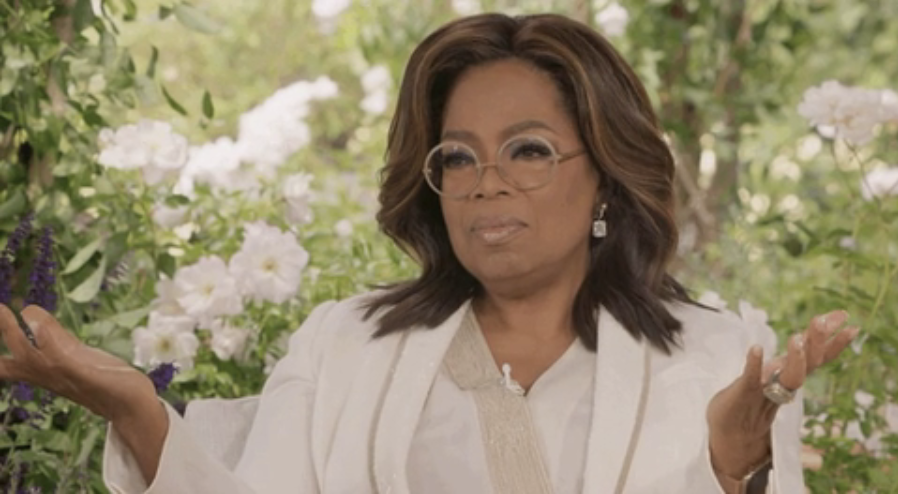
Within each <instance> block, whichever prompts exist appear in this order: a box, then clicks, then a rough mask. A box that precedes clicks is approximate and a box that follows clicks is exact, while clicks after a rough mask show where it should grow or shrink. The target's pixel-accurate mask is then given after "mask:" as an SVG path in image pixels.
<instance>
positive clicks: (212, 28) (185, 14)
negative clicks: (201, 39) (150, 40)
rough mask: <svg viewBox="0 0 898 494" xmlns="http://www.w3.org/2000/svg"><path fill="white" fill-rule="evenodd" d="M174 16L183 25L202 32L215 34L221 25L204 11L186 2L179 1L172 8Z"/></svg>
mask: <svg viewBox="0 0 898 494" xmlns="http://www.w3.org/2000/svg"><path fill="white" fill-rule="evenodd" d="M174 11H175V17H176V18H177V19H178V22H180V23H181V24H183V25H184V26H186V27H188V28H190V29H192V30H194V31H197V32H200V33H204V34H215V33H217V32H218V31H220V30H221V26H220V25H219V24H218V23H217V22H215V21H214V20H212V18H210V17H209V16H208V15H206V13H205V12H203V11H202V10H200V9H198V8H196V7H194V6H193V5H190V4H188V3H179V4H178V5H175V8H174Z"/></svg>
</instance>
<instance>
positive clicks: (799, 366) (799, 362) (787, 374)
mask: <svg viewBox="0 0 898 494" xmlns="http://www.w3.org/2000/svg"><path fill="white" fill-rule="evenodd" d="M806 375H807V359H806V358H805V344H804V335H800V334H798V335H795V336H793V337H792V338H790V339H789V348H788V351H787V353H786V363H785V364H783V367H782V370H781V371H780V375H779V381H780V384H782V385H783V386H785V387H786V389H791V390H797V389H798V388H800V387H801V386H802V385H803V384H804V378H805V376H806Z"/></svg>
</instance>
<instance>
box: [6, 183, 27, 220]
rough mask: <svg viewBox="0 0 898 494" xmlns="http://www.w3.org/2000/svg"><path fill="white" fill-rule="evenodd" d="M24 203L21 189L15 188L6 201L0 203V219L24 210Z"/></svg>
mask: <svg viewBox="0 0 898 494" xmlns="http://www.w3.org/2000/svg"><path fill="white" fill-rule="evenodd" d="M25 205H26V201H25V194H23V193H22V190H21V189H16V190H15V191H14V192H13V193H12V196H11V197H10V198H9V199H7V200H6V202H4V203H3V204H0V220H2V219H4V218H9V217H12V216H18V215H19V214H21V213H22V211H25Z"/></svg>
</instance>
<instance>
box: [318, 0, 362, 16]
mask: <svg viewBox="0 0 898 494" xmlns="http://www.w3.org/2000/svg"><path fill="white" fill-rule="evenodd" d="M351 4H352V0H314V1H313V2H312V13H313V14H315V17H318V18H322V19H332V18H334V17H337V16H338V15H340V14H341V13H342V12H343V11H344V10H346V9H347V8H349V6H350V5H351Z"/></svg>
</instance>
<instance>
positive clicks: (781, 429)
mask: <svg viewBox="0 0 898 494" xmlns="http://www.w3.org/2000/svg"><path fill="white" fill-rule="evenodd" d="M673 173H674V163H673V159H672V157H671V154H670V152H669V150H668V148H667V146H666V144H665V143H664V140H663V139H662V134H661V130H660V129H659V128H658V126H657V122H656V118H655V115H654V114H653V112H652V109H651V106H650V104H649V99H648V97H647V96H646V93H645V90H644V89H643V87H642V85H641V84H640V83H639V81H638V80H637V78H636V76H635V75H634V74H633V72H632V70H631V69H630V68H629V67H628V66H627V64H626V63H625V62H624V61H623V60H622V59H621V57H620V56H619V55H618V54H617V52H616V51H615V50H614V49H613V48H612V47H611V45H610V44H608V42H607V41H605V40H604V39H603V38H601V37H600V36H599V35H597V34H596V33H595V32H593V31H591V30H590V29H589V28H588V27H586V26H583V25H581V24H579V23H576V22H574V21H572V20H569V19H565V18H563V17H559V16H554V15H540V16H530V17H519V18H512V17H507V16H504V15H498V14H491V15H481V16H474V17H469V18H464V19H460V20H457V21H454V22H452V23H450V24H448V25H446V26H444V27H443V28H441V29H439V30H437V31H436V32H434V33H433V34H432V35H430V36H429V37H428V38H427V39H425V40H424V41H423V43H421V45H420V46H419V47H418V48H417V49H416V50H415V52H414V53H413V54H412V56H411V59H410V61H409V64H408V67H407V70H406V73H405V76H404V80H403V83H402V87H401V91H400V97H399V103H398V106H397V109H396V113H395V117H394V120H393V125H392V127H391V129H390V134H389V143H388V152H387V165H386V168H385V169H384V174H383V187H382V191H381V196H380V199H381V204H382V209H381V211H380V213H379V215H378V221H379V222H380V224H381V226H382V228H383V230H384V231H385V232H386V233H387V235H389V236H390V237H391V238H392V239H393V240H395V241H396V242H397V243H398V244H399V245H401V246H402V247H403V248H404V249H405V250H406V251H407V252H408V253H409V254H410V255H412V256H413V257H415V258H416V259H417V260H419V261H420V263H421V265H422V273H421V275H420V277H419V278H418V279H416V280H413V281H410V282H407V283H404V284H399V285H396V286H393V287H390V288H388V289H385V290H381V291H377V292H374V293H370V294H366V295H362V296H358V297H355V298H352V299H349V300H346V301H343V302H337V303H334V302H331V303H326V304H323V305H321V306H319V307H318V308H316V309H315V310H314V311H313V312H312V314H311V315H310V316H309V318H308V319H307V320H306V321H305V323H304V324H303V326H302V328H300V329H299V330H298V331H297V332H296V333H295V334H294V336H293V337H292V339H291V341H290V350H289V353H288V354H287V356H286V357H285V358H284V359H283V360H282V361H281V362H280V363H279V364H278V365H277V367H276V369H275V370H274V372H273V373H272V375H271V377H270V379H269V380H268V382H267V383H266V385H265V387H264V390H263V391H262V394H261V395H260V396H259V397H253V398H247V399H243V400H235V401H224V400H205V401H198V402H194V403H191V404H190V406H189V407H188V410H187V413H186V417H185V418H181V417H180V416H178V414H177V413H175V412H174V411H173V410H172V409H171V407H169V406H168V405H165V404H163V405H162V406H160V405H159V403H158V401H157V400H156V398H155V395H154V393H153V387H152V385H151V384H150V382H149V381H148V380H147V379H146V378H145V377H144V376H143V375H142V374H140V373H139V372H137V371H135V370H133V369H132V368H131V367H130V366H128V365H127V364H126V363H124V362H121V361H120V360H118V359H116V358H114V357H112V356H110V355H108V354H105V353H103V352H100V351H98V350H95V349H91V348H89V347H87V346H85V345H83V344H81V343H80V342H79V341H77V340H76V339H75V338H74V337H73V336H72V335H71V334H70V333H68V332H66V331H65V330H64V329H63V328H61V327H60V326H59V325H58V324H57V323H56V321H54V320H53V319H52V318H51V317H50V316H49V315H48V314H46V313H44V312H42V311H40V310H39V309H37V308H34V307H29V308H26V309H25V310H24V311H23V312H22V315H23V317H24V325H27V326H29V327H30V331H31V333H30V336H33V338H32V339H33V341H34V345H32V344H30V343H29V342H28V339H27V338H26V337H25V335H24V334H23V333H24V332H23V331H20V330H19V329H18V324H17V322H16V319H15V317H14V314H13V313H12V312H11V311H9V310H7V309H6V308H2V309H0V322H2V334H3V338H4V340H5V341H6V343H7V344H8V345H9V347H10V348H11V350H12V357H7V358H5V359H4V360H2V361H0V378H3V379H19V380H25V381H28V382H30V383H32V384H35V385H38V386H43V387H46V388H48V389H51V390H53V391H55V392H56V393H59V394H61V395H63V396H66V397H69V398H71V399H72V400H74V401H76V402H78V403H80V404H82V405H84V406H86V407H88V408H90V409H91V410H93V411H94V412H96V413H98V414H101V415H102V416H104V417H105V418H107V419H108V420H109V421H110V423H111V427H110V431H109V432H110V433H109V437H108V442H107V450H106V459H105V471H106V478H107V483H108V485H109V487H110V489H111V490H112V491H113V492H116V493H136V492H153V493H166V494H172V493H216V494H238V493H239V494H249V493H264V494H269V493H297V494H311V493H320V494H350V493H351V494H364V493H381V494H385V493H394V494H397V493H428V494H441V493H475V492H476V493H488V492H493V493H496V494H505V493H515V494H519V493H549V492H556V493H559V494H562V493H575V492H577V493H579V492H584V493H595V494H599V493H603V494H604V493H612V492H615V493H617V492H626V493H633V494H649V493H662V492H663V493H706V492H707V493H720V492H725V493H739V492H745V490H746V489H747V485H748V482H749V480H750V479H752V477H756V478H760V480H762V481H767V484H768V490H769V491H770V492H776V493H780V494H793V493H800V492H803V485H802V478H801V466H800V462H799V460H798V456H799V447H800V445H799V438H798V430H799V426H800V420H801V413H802V412H801V400H800V397H799V399H796V400H794V401H793V402H792V403H791V404H789V401H791V399H792V398H793V397H794V395H795V394H796V392H797V391H798V390H799V388H800V387H801V385H802V383H803V382H804V379H805V377H806V375H807V374H808V373H810V372H812V371H813V370H814V369H815V368H817V367H819V366H820V365H822V364H824V363H826V362H828V361H830V360H832V359H834V358H835V357H836V356H837V355H838V354H839V352H841V351H842V350H843V349H844V348H845V347H846V345H847V344H848V343H849V342H850V341H851V339H852V338H854V337H855V336H856V335H857V331H858V330H857V328H845V329H840V328H841V327H842V325H843V324H844V322H845V318H846V314H845V313H844V312H841V311H836V312H831V313H828V314H825V315H823V316H820V317H818V318H816V319H815V320H814V321H813V322H812V323H811V325H810V327H809V328H808V329H807V330H806V331H804V332H803V333H802V334H799V335H796V336H795V337H794V338H792V339H791V340H790V342H789V344H788V349H787V352H786V354H785V355H783V356H781V357H779V358H777V359H772V360H770V361H768V362H767V363H766V364H763V359H764V357H763V350H762V349H761V348H759V347H758V346H756V345H753V342H754V341H755V340H756V338H757V335H755V333H754V331H755V330H753V329H751V328H749V327H747V326H745V325H744V324H742V323H741V322H740V321H739V320H738V319H736V318H734V317H731V316H728V315H726V314H723V313H719V312H716V311H713V310H710V309H708V308H705V307H702V306H700V305H699V304H696V303H694V302H692V301H691V300H690V298H689V296H688V295H687V294H686V291H685V290H684V289H683V287H681V286H680V285H679V284H678V283H677V282H676V281H675V280H674V279H673V278H671V277H670V276H668V275H667V274H666V269H667V266H668V261H669V260H670V258H671V256H672V255H673V252H674V249H675V245H676V242H677V231H676V228H675V224H674V215H673ZM25 332H27V330H26V331H25ZM764 350H766V351H767V352H771V351H772V350H773V349H770V348H768V349H764ZM767 472H769V475H768V474H767ZM148 485H149V487H148Z"/></svg>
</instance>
